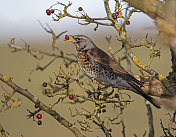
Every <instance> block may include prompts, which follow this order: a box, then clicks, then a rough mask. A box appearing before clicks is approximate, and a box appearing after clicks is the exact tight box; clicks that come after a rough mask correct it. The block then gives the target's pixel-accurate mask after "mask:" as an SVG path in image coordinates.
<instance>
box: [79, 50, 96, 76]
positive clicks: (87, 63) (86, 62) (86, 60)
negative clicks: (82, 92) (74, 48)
mask: <svg viewBox="0 0 176 137" xmlns="http://www.w3.org/2000/svg"><path fill="white" fill-rule="evenodd" d="M77 60H78V64H79V67H80V68H81V70H82V71H83V72H84V74H86V75H87V76H88V77H89V78H90V77H91V78H94V77H96V74H95V72H94V71H93V66H94V62H93V61H92V60H91V59H90V57H89V56H88V54H87V51H81V52H78V53H77Z"/></svg>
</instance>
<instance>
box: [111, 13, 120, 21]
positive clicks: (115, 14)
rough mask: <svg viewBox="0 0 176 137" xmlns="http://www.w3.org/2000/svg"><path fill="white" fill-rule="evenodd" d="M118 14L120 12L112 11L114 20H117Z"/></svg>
mask: <svg viewBox="0 0 176 137" xmlns="http://www.w3.org/2000/svg"><path fill="white" fill-rule="evenodd" d="M118 16H119V12H116V13H112V18H113V19H114V20H116V19H117V17H118Z"/></svg>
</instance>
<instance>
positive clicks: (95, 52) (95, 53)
mask: <svg viewBox="0 0 176 137" xmlns="http://www.w3.org/2000/svg"><path fill="white" fill-rule="evenodd" d="M88 55H89V56H90V58H91V59H93V60H94V61H96V62H98V63H100V64H101V65H103V66H105V67H108V68H110V69H112V70H113V71H114V72H116V73H117V74H118V75H119V77H121V78H123V79H124V80H126V81H128V82H130V83H133V82H134V83H136V84H137V85H140V86H142V85H143V84H142V82H140V81H138V80H137V79H136V78H134V77H133V76H132V75H131V74H129V73H128V72H127V71H126V70H125V69H124V68H123V67H122V66H121V65H119V64H118V63H117V62H115V61H114V60H113V59H112V58H111V57H110V56H109V55H108V54H106V53H105V52H104V51H103V50H101V49H99V48H94V49H90V50H89V51H88Z"/></svg>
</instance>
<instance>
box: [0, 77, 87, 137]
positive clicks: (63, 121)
mask: <svg viewBox="0 0 176 137" xmlns="http://www.w3.org/2000/svg"><path fill="white" fill-rule="evenodd" d="M0 80H1V81H2V82H4V83H5V84H7V85H8V86H9V87H11V88H12V89H13V90H14V91H15V92H16V93H19V94H21V95H23V96H25V97H26V98H28V99H29V100H30V101H32V102H33V103H35V104H36V103H38V102H40V101H39V99H38V98H37V97H35V96H34V95H33V94H31V93H30V92H29V91H28V90H27V89H23V88H21V87H20V86H18V85H16V84H15V83H14V82H13V81H12V80H11V79H4V75H2V74H0ZM40 109H41V110H43V111H45V112H46V113H47V114H49V115H51V116H52V117H53V118H55V119H56V120H57V121H58V122H59V123H61V124H62V125H63V126H65V127H66V128H67V129H69V130H70V131H71V132H73V134H75V136H77V137H84V135H83V134H82V133H81V132H80V131H79V130H78V129H77V128H76V127H74V126H73V125H72V124H71V123H70V122H69V121H67V120H66V119H65V118H64V117H62V116H61V115H60V114H58V113H57V112H56V111H55V110H52V109H51V108H50V107H48V106H47V105H45V104H44V103H42V102H40Z"/></svg>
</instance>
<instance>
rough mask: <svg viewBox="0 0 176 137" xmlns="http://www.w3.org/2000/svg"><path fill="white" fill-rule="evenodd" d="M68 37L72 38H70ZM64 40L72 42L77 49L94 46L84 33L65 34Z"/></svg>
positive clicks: (87, 48) (83, 49)
mask: <svg viewBox="0 0 176 137" xmlns="http://www.w3.org/2000/svg"><path fill="white" fill-rule="evenodd" d="M70 38H71V39H73V40H70ZM66 41H68V42H72V43H73V44H74V45H75V46H76V50H77V51H85V50H89V49H92V48H95V47H96V46H95V44H94V43H93V42H92V40H91V39H90V38H88V37H87V36H84V35H74V36H72V35H67V38H66Z"/></svg>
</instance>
